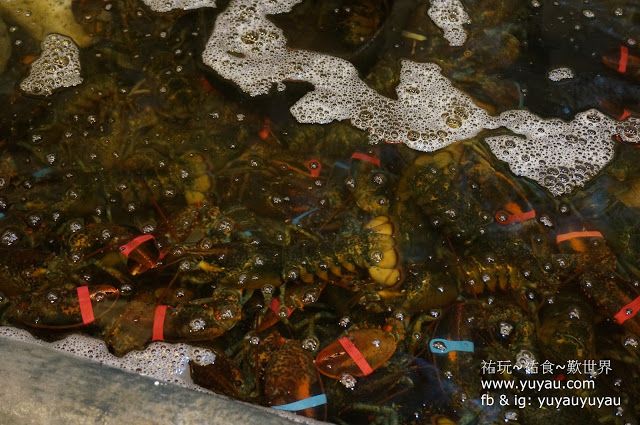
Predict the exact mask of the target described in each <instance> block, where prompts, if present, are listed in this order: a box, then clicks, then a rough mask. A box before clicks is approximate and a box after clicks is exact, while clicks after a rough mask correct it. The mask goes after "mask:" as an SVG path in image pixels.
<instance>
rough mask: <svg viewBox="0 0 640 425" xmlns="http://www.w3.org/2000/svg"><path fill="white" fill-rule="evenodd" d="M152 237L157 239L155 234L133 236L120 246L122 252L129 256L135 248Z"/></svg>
mask: <svg viewBox="0 0 640 425" xmlns="http://www.w3.org/2000/svg"><path fill="white" fill-rule="evenodd" d="M150 239H155V237H154V236H153V235H140V236H138V237H136V238H133V239H132V240H130V241H129V242H127V243H126V244H124V245H122V246H121V247H120V253H122V254H124V256H125V257H129V255H130V254H131V253H132V252H133V250H134V249H136V248H137V247H139V246H140V245H141V244H143V243H145V242H146V241H148V240H150Z"/></svg>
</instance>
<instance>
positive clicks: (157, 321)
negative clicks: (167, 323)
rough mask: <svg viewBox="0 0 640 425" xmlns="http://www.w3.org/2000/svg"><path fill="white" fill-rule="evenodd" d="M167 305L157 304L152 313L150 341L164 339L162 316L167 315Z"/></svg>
mask: <svg viewBox="0 0 640 425" xmlns="http://www.w3.org/2000/svg"><path fill="white" fill-rule="evenodd" d="M168 307H169V306H168V305H159V306H157V307H156V312H155V314H154V315H153V336H152V337H151V341H164V318H165V316H166V315H167V308H168Z"/></svg>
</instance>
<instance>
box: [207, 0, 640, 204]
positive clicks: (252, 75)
mask: <svg viewBox="0 0 640 425" xmlns="http://www.w3.org/2000/svg"><path fill="white" fill-rule="evenodd" d="M299 1H300V0H282V1H279V2H278V1H275V0H272V1H266V2H265V1H259V0H232V1H231V3H230V4H229V6H228V8H227V9H226V10H225V11H224V12H223V13H221V14H220V15H218V17H217V19H216V23H215V27H214V31H213V33H212V35H211V37H210V39H209V41H208V42H207V46H206V49H205V51H204V53H203V61H204V63H205V64H207V65H209V66H210V67H212V68H213V69H214V70H215V71H216V72H218V73H219V74H220V75H221V76H223V77H224V78H226V79H228V80H231V81H233V82H235V83H236V84H237V85H238V86H239V87H240V88H241V89H242V90H243V91H245V92H246V93H248V94H250V95H252V96H257V95H262V94H266V93H268V92H269V90H270V89H272V87H273V86H274V85H276V86H278V87H279V88H282V87H283V86H282V82H283V81H287V80H297V81H306V82H309V83H311V84H312V85H313V86H314V90H313V91H311V92H309V93H307V94H306V95H305V96H304V97H302V99H300V100H299V101H298V102H296V103H295V104H294V105H293V106H292V107H291V113H292V114H293V116H294V117H295V118H296V119H297V120H298V121H299V122H301V123H316V124H325V123H329V122H331V121H333V120H345V119H349V120H351V123H352V124H353V125H354V126H356V127H358V128H360V129H363V130H367V131H368V132H369V137H370V141H371V142H372V143H379V142H380V141H383V140H384V141H387V142H402V143H405V144H407V145H408V146H409V147H411V148H413V149H417V150H421V151H434V150H437V149H440V148H443V147H445V146H447V145H449V144H451V143H455V142H457V141H459V140H462V139H467V138H471V137H474V136H476V135H478V134H479V133H480V132H481V131H483V130H491V129H497V128H498V127H506V128H507V129H509V130H511V131H512V132H514V133H516V135H517V136H514V137H511V136H495V137H489V139H488V142H489V145H490V147H491V148H492V150H493V151H494V153H495V154H496V156H498V158H500V159H502V160H505V161H507V162H509V165H510V166H511V169H512V170H513V171H514V172H515V173H516V174H518V175H522V176H526V177H529V178H532V179H534V180H536V181H537V182H539V183H540V184H541V185H543V186H544V187H546V188H548V189H549V190H550V191H551V192H552V193H553V194H554V195H561V194H565V193H568V192H570V191H571V190H572V189H573V188H575V187H577V186H581V185H583V184H584V182H585V181H587V180H589V179H590V178H592V177H593V176H594V175H595V174H597V173H598V172H599V171H600V170H601V169H602V167H604V165H606V164H607V163H608V162H609V161H610V160H611V159H612V158H613V146H614V141H613V137H612V136H613V135H614V134H617V135H618V136H620V137H621V138H622V136H621V132H624V130H622V129H620V128H618V127H619V125H618V123H617V122H616V121H615V120H613V119H610V118H607V117H605V116H604V115H602V114H601V113H599V112H598V111H595V110H591V111H587V112H584V113H582V114H579V115H578V116H576V118H575V119H574V120H573V121H571V122H564V121H561V120H558V119H550V120H545V119H542V118H540V117H538V116H536V115H534V114H532V113H530V112H527V111H525V110H516V111H509V112H507V113H503V114H502V115H500V116H498V117H494V116H490V115H489V114H488V113H487V112H486V111H485V110H484V109H482V108H480V107H478V106H477V105H476V104H475V103H474V102H473V100H472V99H471V98H470V97H469V96H467V95H466V94H465V93H463V92H462V91H460V90H458V89H457V88H455V87H454V86H453V85H452V84H451V82H450V81H449V80H448V79H447V78H445V77H444V76H443V75H441V74H440V68H439V67H438V65H436V64H432V63H415V62H411V61H407V60H405V61H402V65H401V74H400V83H399V84H398V86H397V88H396V92H397V94H398V99H397V100H393V99H389V98H386V97H384V96H381V95H380V94H378V93H377V92H376V91H374V90H373V89H371V88H369V87H368V86H367V85H366V84H365V83H364V82H363V81H362V80H360V78H359V77H358V72H357V70H356V69H355V67H354V66H353V65H352V64H351V63H349V62H348V61H346V60H344V59H341V58H337V57H333V56H328V55H324V54H320V53H314V52H309V51H304V50H290V49H287V46H286V42H287V40H286V39H285V37H284V33H283V32H282V30H281V29H280V28H278V27H276V26H275V25H274V24H273V23H271V22H270V21H269V20H268V19H267V18H266V15H267V14H277V13H284V12H287V11H289V10H290V9H291V7H292V6H293V5H295V4H297V3H298V2H299ZM433 4H436V5H437V4H441V3H437V2H436V3H433ZM442 4H445V3H442ZM446 4H448V3H446ZM589 117H594V119H593V120H590V119H589ZM628 121H629V123H630V124H627V125H635V124H634V123H637V122H638V121H637V120H635V119H631V118H630V119H629V120H628ZM566 135H572V136H575V137H576V140H577V142H576V143H573V138H570V140H568V139H567V138H566V137H565V136H566ZM511 145H513V146H511ZM532 157H535V158H537V161H534V160H531V158H532ZM560 167H564V168H567V173H568V174H567V173H565V172H562V173H560V172H559V171H558V173H557V177H558V178H559V179H560V181H558V178H555V177H550V175H551V176H555V174H554V173H555V172H556V170H560ZM564 168H562V170H560V171H565V170H564ZM583 168H584V169H583Z"/></svg>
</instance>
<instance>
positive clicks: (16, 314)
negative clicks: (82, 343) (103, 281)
mask: <svg viewBox="0 0 640 425" xmlns="http://www.w3.org/2000/svg"><path fill="white" fill-rule="evenodd" d="M119 295H120V293H119V291H118V290H117V289H116V288H114V287H113V286H110V285H92V286H91V287H86V286H83V287H80V288H77V290H68V291H48V292H41V293H35V294H32V295H30V296H29V297H28V298H26V297H25V298H23V299H21V300H20V301H19V302H17V303H16V305H15V306H14V308H13V310H12V311H11V312H10V315H11V316H12V317H13V318H15V319H16V320H18V321H20V322H22V323H24V324H25V325H27V326H30V327H34V328H47V329H66V328H73V327H77V326H83V325H87V324H89V323H92V322H93V321H94V320H95V319H97V318H99V317H101V316H102V315H104V314H105V313H106V312H108V311H109V310H110V309H111V308H112V307H113V306H114V305H115V302H116V301H117V299H118V297H119Z"/></svg>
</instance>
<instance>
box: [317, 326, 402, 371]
mask: <svg viewBox="0 0 640 425" xmlns="http://www.w3.org/2000/svg"><path fill="white" fill-rule="evenodd" d="M396 347H397V342H396V339H395V338H394V337H393V335H392V334H391V333H390V332H385V331H383V330H381V329H374V328H371V329H357V330H355V331H354V332H351V333H349V334H348V335H347V336H345V337H343V338H340V339H339V340H337V341H334V342H332V343H331V344H329V345H328V346H326V347H325V348H324V349H323V350H322V351H320V352H319V353H318V356H317V358H316V368H318V370H319V371H320V373H322V374H323V375H326V376H328V377H330V378H334V379H340V377H341V376H342V375H343V374H345V373H346V374H350V375H353V376H366V375H368V374H370V373H371V372H373V371H374V370H376V369H377V368H379V367H380V366H382V365H383V364H385V363H386V362H387V360H389V359H390V358H391V356H392V355H393V353H395V351H396ZM354 348H355V349H354Z"/></svg>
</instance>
